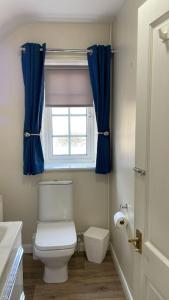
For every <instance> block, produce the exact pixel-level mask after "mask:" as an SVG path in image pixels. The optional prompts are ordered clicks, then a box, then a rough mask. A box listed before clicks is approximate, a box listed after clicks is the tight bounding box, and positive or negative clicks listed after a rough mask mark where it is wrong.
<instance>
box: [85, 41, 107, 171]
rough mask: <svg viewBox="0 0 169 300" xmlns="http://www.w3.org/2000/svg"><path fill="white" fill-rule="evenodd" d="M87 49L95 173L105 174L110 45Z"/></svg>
mask: <svg viewBox="0 0 169 300" xmlns="http://www.w3.org/2000/svg"><path fill="white" fill-rule="evenodd" d="M88 50H91V52H89V53H88V55H87V57H88V65H89V74H90V80H91V86H92V91H93V98H94V105H95V113H96V121H97V129H98V141H97V157H96V173H98V174H107V173H109V172H110V171H111V163H110V129H109V113H110V65H111V46H110V45H108V46H103V45H94V46H91V47H89V48H88Z"/></svg>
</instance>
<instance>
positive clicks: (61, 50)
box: [21, 47, 117, 54]
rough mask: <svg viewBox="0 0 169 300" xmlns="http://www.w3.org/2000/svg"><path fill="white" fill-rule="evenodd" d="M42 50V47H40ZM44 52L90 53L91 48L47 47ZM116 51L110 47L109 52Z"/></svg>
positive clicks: (23, 49)
mask: <svg viewBox="0 0 169 300" xmlns="http://www.w3.org/2000/svg"><path fill="white" fill-rule="evenodd" d="M25 50H26V49H25V48H23V47H22V48H21V51H25ZM41 51H42V49H41ZM46 52H48V53H81V54H87V53H92V49H91V50H88V49H60V48H47V49H46ZM115 52H117V51H116V50H114V49H112V50H111V53H115Z"/></svg>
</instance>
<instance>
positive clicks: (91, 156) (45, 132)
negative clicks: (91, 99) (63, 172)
mask: <svg viewBox="0 0 169 300" xmlns="http://www.w3.org/2000/svg"><path fill="white" fill-rule="evenodd" d="M86 109H87V111H86V126H87V128H86V148H87V151H86V152H87V154H70V155H66V154H65V155H53V151H52V144H53V140H52V139H53V135H52V108H51V107H45V109H44V110H45V111H44V118H43V129H42V146H43V149H44V159H45V163H46V164H53V163H57V164H66V163H68V164H69V163H74V164H76V163H77V164H78V163H87V164H88V163H91V164H92V163H95V160H96V138H95V137H96V124H95V113H94V107H86ZM72 115H73V116H74V114H72ZM65 116H66V115H65ZM76 116H80V114H76ZM70 136H71V135H70ZM72 136H75V135H72ZM77 136H78V135H77ZM79 136H82V135H79Z"/></svg>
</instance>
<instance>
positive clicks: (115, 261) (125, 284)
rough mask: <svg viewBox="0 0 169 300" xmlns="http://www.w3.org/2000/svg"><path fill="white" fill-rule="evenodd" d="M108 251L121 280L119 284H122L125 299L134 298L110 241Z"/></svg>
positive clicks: (131, 299)
mask: <svg viewBox="0 0 169 300" xmlns="http://www.w3.org/2000/svg"><path fill="white" fill-rule="evenodd" d="M110 251H111V255H112V259H113V261H114V264H115V268H116V270H117V273H118V275H119V277H120V281H121V284H122V287H123V290H124V294H125V296H126V298H127V300H134V299H133V297H132V294H131V292H130V289H129V286H128V284H127V281H126V278H125V276H124V274H123V271H122V269H121V267H120V264H119V261H118V259H117V256H116V253H115V251H114V249H113V245H112V244H111V243H110Z"/></svg>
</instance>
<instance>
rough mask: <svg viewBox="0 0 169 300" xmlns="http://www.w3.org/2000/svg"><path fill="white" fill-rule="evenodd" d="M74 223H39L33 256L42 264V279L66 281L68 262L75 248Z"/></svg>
mask: <svg viewBox="0 0 169 300" xmlns="http://www.w3.org/2000/svg"><path fill="white" fill-rule="evenodd" d="M76 241H77V238H76V230H75V225H74V222H72V221H71V222H68V221H67V222H64V221H61V222H59V221H58V222H40V223H39V224H38V226H37V233H36V238H35V248H34V250H35V255H36V256H37V257H38V258H39V259H40V260H41V261H42V262H43V263H44V266H45V268H44V276H43V279H44V281H45V282H47V283H59V282H64V281H66V280H67V279H68V267H67V265H68V261H69V259H70V258H71V256H72V255H73V253H74V251H75V247H76Z"/></svg>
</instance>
